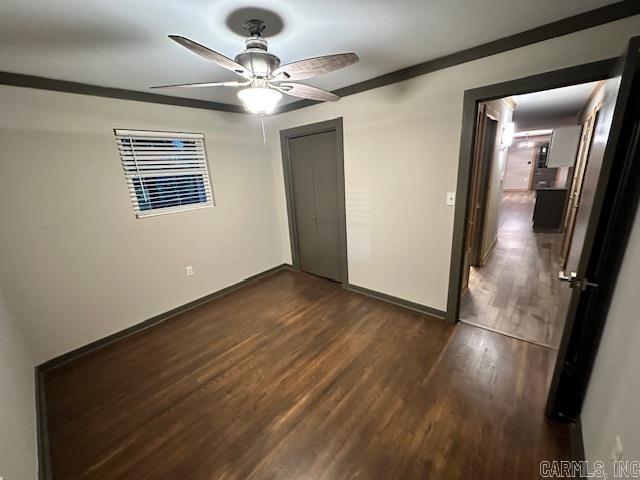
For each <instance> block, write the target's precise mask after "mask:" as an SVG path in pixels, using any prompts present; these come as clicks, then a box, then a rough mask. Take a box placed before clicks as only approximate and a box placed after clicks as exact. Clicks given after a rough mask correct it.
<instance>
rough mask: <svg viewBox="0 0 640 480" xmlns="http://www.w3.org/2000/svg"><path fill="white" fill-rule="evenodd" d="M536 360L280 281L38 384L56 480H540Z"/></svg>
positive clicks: (552, 437)
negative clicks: (42, 385) (41, 386)
mask: <svg viewBox="0 0 640 480" xmlns="http://www.w3.org/2000/svg"><path fill="white" fill-rule="evenodd" d="M548 361H549V352H548V350H547V349H545V348H542V347H539V346H537V345H532V344H529V343H526V342H522V341H519V340H515V339H512V338H508V337H505V336H502V335H498V334H495V333H493V332H490V331H487V330H483V329H480V328H476V327H473V326H469V325H464V324H458V325H456V326H455V327H454V326H452V325H448V324H446V323H445V322H444V321H442V320H439V319H433V318H430V317H427V316H424V315H421V314H418V313H414V312H411V311H409V310H406V309H403V308H401V307H398V306H395V305H390V304H387V303H384V302H382V301H379V300H376V299H372V298H369V297H367V296H363V295H360V294H357V293H353V292H349V291H347V290H344V289H342V288H341V287H340V285H338V284H335V283H332V282H329V281H326V280H323V279H320V278H316V277H313V276H311V275H307V274H303V273H295V272H290V271H283V272H279V273H276V274H274V275H272V276H269V277H267V278H264V279H262V280H260V281H258V282H256V283H253V284H251V285H249V286H247V287H245V288H243V289H241V290H238V291H235V292H233V293H231V294H229V295H227V296H225V297H223V298H220V299H217V300H214V301H212V302H210V303H208V304H206V305H203V306H201V307H198V308H196V309H194V310H191V311H189V312H187V313H184V314H182V315H180V316H178V317H175V318H173V319H171V320H168V321H166V322H164V323H162V324H160V325H158V326H156V327H153V328H150V329H148V330H145V331H143V332H141V333H138V334H136V335H133V336H131V337H128V338H125V339H123V340H120V341H118V342H117V343H114V344H112V345H109V346H106V347H104V348H102V349H100V350H97V351H95V352H93V353H90V354H88V355H86V356H84V357H81V358H79V359H77V360H74V361H73V362H71V363H68V364H65V365H63V366H61V367H58V368H56V369H53V370H51V371H48V372H47V373H45V379H44V382H45V388H46V401H47V410H48V428H49V441H50V449H51V464H52V470H53V474H54V478H55V479H100V480H108V479H145V480H147V479H163V480H167V479H168V480H171V479H180V480H185V479H195V480H200V479H207V480H210V479H219V478H225V479H226V478H233V479H249V478H252V479H302V478H304V479H343V478H363V479H373V478H376V479H377V478H381V479H396V478H397V479H431V480H434V479H447V480H452V479H492V480H496V479H507V478H509V479H511V478H517V479H537V478H539V475H538V468H539V462H540V461H541V460H543V459H567V458H569V455H570V454H569V444H570V431H569V427H568V426H567V425H564V424H554V423H552V422H549V421H548V420H546V419H545V417H544V415H543V405H544V400H545V379H546V368H547V362H548Z"/></svg>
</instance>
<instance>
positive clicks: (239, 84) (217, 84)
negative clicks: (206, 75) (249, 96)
mask: <svg viewBox="0 0 640 480" xmlns="http://www.w3.org/2000/svg"><path fill="white" fill-rule="evenodd" d="M250 83H251V82H210V83H179V84H177V85H158V86H155V87H150V88H173V87H187V88H194V87H244V86H245V85H249V84H250Z"/></svg>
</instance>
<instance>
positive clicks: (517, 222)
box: [460, 192, 562, 346]
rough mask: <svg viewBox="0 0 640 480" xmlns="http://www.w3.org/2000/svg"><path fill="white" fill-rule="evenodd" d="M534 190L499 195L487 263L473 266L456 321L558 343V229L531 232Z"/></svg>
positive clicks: (521, 336)
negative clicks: (495, 235)
mask: <svg viewBox="0 0 640 480" xmlns="http://www.w3.org/2000/svg"><path fill="white" fill-rule="evenodd" d="M534 203H535V192H508V193H504V194H503V197H502V204H501V211H500V224H499V227H498V240H497V242H496V245H495V247H494V250H493V252H492V253H491V255H490V257H489V260H488V262H487V264H486V265H485V266H484V267H482V268H475V267H471V273H470V275H469V289H468V291H467V292H465V293H464V295H463V298H462V305H461V311H460V320H461V321H463V322H465V323H469V324H472V325H476V326H480V327H484V328H487V329H489V330H492V331H496V332H499V333H503V334H506V335H509V336H512V337H515V338H519V339H522V340H527V341H529V342H532V343H536V344H539V345H544V346H551V345H554V344H556V343H557V336H558V335H559V334H560V332H559V331H557V330H559V329H558V328H556V323H557V312H558V308H559V305H558V302H559V300H560V296H559V295H558V293H557V290H558V288H560V283H559V282H558V281H557V275H558V271H559V270H560V259H559V258H560V247H561V242H562V234H561V233H535V232H534V231H533V228H532V222H531V219H532V216H533V208H534Z"/></svg>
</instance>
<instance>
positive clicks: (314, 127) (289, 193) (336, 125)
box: [280, 117, 349, 285]
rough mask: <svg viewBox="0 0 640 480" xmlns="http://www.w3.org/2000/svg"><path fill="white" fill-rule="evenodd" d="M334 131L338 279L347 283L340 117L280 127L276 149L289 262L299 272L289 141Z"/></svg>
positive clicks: (342, 140)
mask: <svg viewBox="0 0 640 480" xmlns="http://www.w3.org/2000/svg"><path fill="white" fill-rule="evenodd" d="M333 131H335V132H336V159H337V168H338V223H339V225H340V253H341V255H340V265H341V276H340V281H341V283H342V284H343V285H346V284H347V283H349V267H348V261H347V213H346V206H345V181H344V139H343V127H342V117H338V118H333V119H331V120H326V121H323V122H318V123H312V124H309V125H301V126H299V127H293V128H287V129H284V130H280V149H281V151H282V168H283V174H284V191H285V198H286V202H287V220H288V222H289V242H290V244H291V262H292V265H293V268H294V269H295V270H296V271H300V249H299V245H298V232H297V229H296V214H295V203H294V197H293V177H292V172H291V156H290V152H289V140H290V139H292V138H297V137H305V136H307V135H314V134H317V133H325V132H333Z"/></svg>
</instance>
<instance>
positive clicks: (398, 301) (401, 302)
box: [342, 283, 447, 320]
mask: <svg viewBox="0 0 640 480" xmlns="http://www.w3.org/2000/svg"><path fill="white" fill-rule="evenodd" d="M342 286H343V287H344V288H345V289H347V290H349V291H352V292H355V293H361V294H362V295H367V296H368V297H373V298H376V299H378V300H382V301H383V302H387V303H393V304H394V305H398V306H400V307H404V308H408V309H409V310H413V311H415V312H419V313H424V314H426V315H430V316H432V317H437V318H441V319H443V320H444V319H445V318H446V316H447V312H445V311H443V310H438V309H437V308H433V307H428V306H427V305H422V304H421V303H415V302H411V301H409V300H405V299H403V298H399V297H394V296H393V295H387V294H386V293H382V292H377V291H375V290H370V289H368V288H365V287H359V286H358V285H353V284H351V283H344V284H342Z"/></svg>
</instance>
